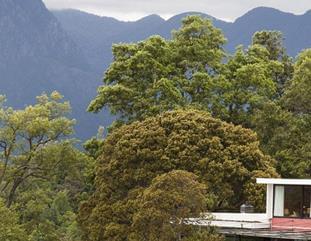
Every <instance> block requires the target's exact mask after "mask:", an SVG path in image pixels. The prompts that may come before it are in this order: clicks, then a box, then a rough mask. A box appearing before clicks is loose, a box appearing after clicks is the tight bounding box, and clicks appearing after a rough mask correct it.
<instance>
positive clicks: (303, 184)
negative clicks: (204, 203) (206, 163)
mask: <svg viewBox="0 0 311 241" xmlns="http://www.w3.org/2000/svg"><path fill="white" fill-rule="evenodd" d="M257 183H258V184H259V185H262V184H263V185H266V186H267V193H266V212H265V213H211V218H210V219H195V220H194V219H193V221H194V222H196V224H197V225H201V226H206V225H211V226H215V227H216V228H218V229H219V231H220V232H221V233H223V234H226V235H238V236H248V237H264V238H273V239H292V240H311V179H275V178H258V179H257Z"/></svg>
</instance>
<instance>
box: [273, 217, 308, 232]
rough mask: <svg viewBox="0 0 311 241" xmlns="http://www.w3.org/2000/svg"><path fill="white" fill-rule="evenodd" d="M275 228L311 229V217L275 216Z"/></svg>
mask: <svg viewBox="0 0 311 241" xmlns="http://www.w3.org/2000/svg"><path fill="white" fill-rule="evenodd" d="M272 229H273V230H293V231H295V230H297V231H311V219H300V218H273V219H272Z"/></svg>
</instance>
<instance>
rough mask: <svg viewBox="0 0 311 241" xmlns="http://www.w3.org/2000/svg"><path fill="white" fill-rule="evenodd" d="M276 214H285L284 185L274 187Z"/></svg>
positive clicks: (279, 215) (281, 215) (280, 215)
mask: <svg viewBox="0 0 311 241" xmlns="http://www.w3.org/2000/svg"><path fill="white" fill-rule="evenodd" d="M274 216H276V217H283V216H284V187H283V186H275V189H274Z"/></svg>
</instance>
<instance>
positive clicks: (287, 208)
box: [284, 186, 303, 217]
mask: <svg viewBox="0 0 311 241" xmlns="http://www.w3.org/2000/svg"><path fill="white" fill-rule="evenodd" d="M284 190H285V191H284V217H302V213H301V208H302V202H303V187H302V186H285V189H284Z"/></svg>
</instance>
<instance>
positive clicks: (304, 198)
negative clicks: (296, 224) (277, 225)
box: [273, 185, 311, 218]
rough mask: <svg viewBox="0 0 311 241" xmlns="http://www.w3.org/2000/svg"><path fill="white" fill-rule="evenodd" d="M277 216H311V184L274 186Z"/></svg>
mask: <svg viewBox="0 0 311 241" xmlns="http://www.w3.org/2000/svg"><path fill="white" fill-rule="evenodd" d="M273 208H274V209H273V210H274V211H273V215H274V216H275V217H288V218H291V217H292V218H311V211H310V208H311V186H289V185H288V186H281V185H275V187H274V207H273Z"/></svg>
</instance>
